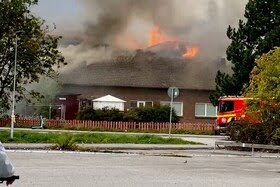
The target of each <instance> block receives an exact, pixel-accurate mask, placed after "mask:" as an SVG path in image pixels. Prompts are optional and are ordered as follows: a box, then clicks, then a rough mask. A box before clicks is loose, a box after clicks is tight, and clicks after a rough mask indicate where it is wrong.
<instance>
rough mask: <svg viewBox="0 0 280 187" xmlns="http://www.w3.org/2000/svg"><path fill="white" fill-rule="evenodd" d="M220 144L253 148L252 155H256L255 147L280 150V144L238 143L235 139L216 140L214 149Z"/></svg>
mask: <svg viewBox="0 0 280 187" xmlns="http://www.w3.org/2000/svg"><path fill="white" fill-rule="evenodd" d="M220 146H224V147H240V148H251V149H252V155H254V151H255V149H267V150H279V151H280V146H278V145H264V144H252V143H238V142H234V141H216V142H215V146H214V151H215V150H216V147H218V148H220Z"/></svg>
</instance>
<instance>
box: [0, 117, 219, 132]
mask: <svg viewBox="0 0 280 187" xmlns="http://www.w3.org/2000/svg"><path fill="white" fill-rule="evenodd" d="M10 123H11V120H10V119H9V118H5V119H0V127H7V126H10ZM39 123H40V122H39V119H34V118H17V119H16V124H17V125H19V126H21V127H28V128H30V127H32V126H39ZM45 126H46V127H47V128H48V127H49V128H69V129H71V128H72V129H79V128H80V129H82V128H84V129H89V130H90V129H100V130H119V131H126V130H127V131H129V130H139V131H166V130H168V129H169V123H152V122H149V123H136V122H118V121H114V122H113V121H89V120H52V119H45ZM172 129H173V130H174V129H176V130H189V131H212V130H213V129H214V124H210V123H172Z"/></svg>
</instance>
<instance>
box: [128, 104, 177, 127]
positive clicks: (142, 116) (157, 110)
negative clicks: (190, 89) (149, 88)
mask: <svg viewBox="0 0 280 187" xmlns="http://www.w3.org/2000/svg"><path fill="white" fill-rule="evenodd" d="M179 119H180V118H179V117H178V116H177V115H176V113H175V111H174V110H173V111H172V122H173V123H177V122H179ZM125 120H127V121H136V122H169V120H170V107H169V106H154V107H143V108H136V109H133V110H132V111H130V112H129V113H127V114H126V115H125Z"/></svg>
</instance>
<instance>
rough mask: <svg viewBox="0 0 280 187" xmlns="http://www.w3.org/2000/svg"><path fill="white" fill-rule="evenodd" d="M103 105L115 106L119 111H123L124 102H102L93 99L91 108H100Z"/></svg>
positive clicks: (103, 106)
mask: <svg viewBox="0 0 280 187" xmlns="http://www.w3.org/2000/svg"><path fill="white" fill-rule="evenodd" d="M105 107H108V108H116V109H119V110H120V111H124V103H122V102H106V101H102V102H97V101H94V102H93V109H102V108H105Z"/></svg>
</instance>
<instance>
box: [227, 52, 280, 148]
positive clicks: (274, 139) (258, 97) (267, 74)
mask: <svg viewBox="0 0 280 187" xmlns="http://www.w3.org/2000/svg"><path fill="white" fill-rule="evenodd" d="M256 62H257V63H256V66H255V67H254V68H253V70H252V72H251V74H250V84H249V86H248V88H246V89H245V95H246V97H248V98H254V99H252V100H250V103H249V110H248V111H247V112H248V114H249V115H250V116H251V117H254V119H257V120H256V121H255V123H258V124H255V123H252V121H245V120H244V121H242V124H241V126H232V127H231V130H230V133H229V135H230V137H231V139H232V140H237V141H241V142H249V143H260V144H277V145H279V144H280V48H279V47H278V48H276V49H275V50H272V51H270V52H269V53H267V54H264V55H262V56H261V57H259V58H258V59H257V61H256ZM260 104H261V105H260ZM235 131H238V132H240V133H238V134H237V136H236V133H235Z"/></svg>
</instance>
